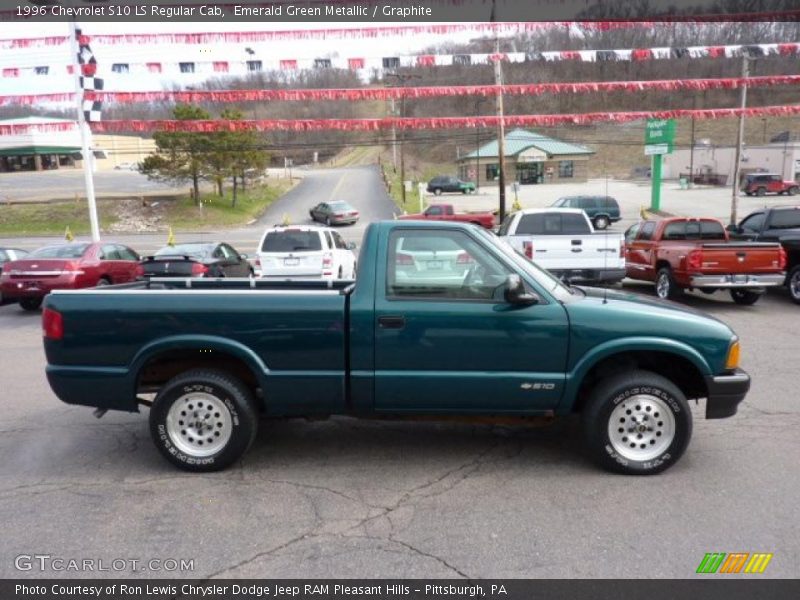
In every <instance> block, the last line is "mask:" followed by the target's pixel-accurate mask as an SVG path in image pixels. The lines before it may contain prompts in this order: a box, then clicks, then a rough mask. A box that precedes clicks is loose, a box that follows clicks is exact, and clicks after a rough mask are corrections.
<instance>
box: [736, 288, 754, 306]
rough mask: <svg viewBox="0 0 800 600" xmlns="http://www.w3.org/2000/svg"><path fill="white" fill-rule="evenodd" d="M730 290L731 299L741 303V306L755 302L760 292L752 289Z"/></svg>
mask: <svg viewBox="0 0 800 600" xmlns="http://www.w3.org/2000/svg"><path fill="white" fill-rule="evenodd" d="M730 292H731V298H732V299H733V301H734V302H736V304H741V305H743V306H750V305H751V304H755V303H756V302H758V299H759V298H761V294H760V293H758V292H754V291H752V290H736V289H733V290H731V291H730Z"/></svg>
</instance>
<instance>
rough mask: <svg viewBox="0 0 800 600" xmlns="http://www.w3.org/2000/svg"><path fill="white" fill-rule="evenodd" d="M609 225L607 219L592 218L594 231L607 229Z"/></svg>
mask: <svg viewBox="0 0 800 600" xmlns="http://www.w3.org/2000/svg"><path fill="white" fill-rule="evenodd" d="M609 225H610V223H609V221H608V217H595V218H594V228H595V229H599V230H603V229H608V226H609Z"/></svg>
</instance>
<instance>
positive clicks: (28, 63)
mask: <svg viewBox="0 0 800 600" xmlns="http://www.w3.org/2000/svg"><path fill="white" fill-rule="evenodd" d="M396 25H397V23H368V24H367V23H316V24H315V23H308V22H304V23H266V22H259V23H252V24H251V23H220V24H214V23H174V24H173V23H163V22H159V23H87V24H85V25H84V26H83V30H84V32H85V33H87V34H88V35H90V36H91V35H92V33H95V34H100V33H102V34H115V33H155V32H168V33H184V32H205V31H270V30H289V29H292V30H295V29H323V28H325V27H336V28H345V27H346V28H349V27H380V26H396ZM404 25H414V23H404ZM68 32H69V25H68V24H67V23H13V24H9V23H0V39H8V38H27V37H43V36H58V35H67V34H68ZM473 37H475V34H474V33H469V32H467V33H461V34H458V35H456V36H441V35H428V34H426V35H417V36H412V35H408V36H398V37H378V38H365V39H339V38H331V39H327V40H302V41H297V40H295V41H286V42H268V43H261V44H254V43H242V44H228V45H222V44H217V45H211V46H200V45H190V44H187V45H166V44H153V45H149V46H148V45H138V44H136V45H106V46H103V45H100V44H92V51H93V52H94V53H95V56H96V57H97V61H98V65H99V69H98V74H99V75H100V76H102V77H103V78H104V79H105V87H106V90H113V91H143V90H153V89H156V90H158V89H162V88H163V87H165V86H168V85H169V84H170V82H171V81H172V79H171V78H153V77H152V76H150V75H135V74H129V75H115V74H111V73H110V72H109V71H110V67H111V64H112V63H119V62H164V63H166V62H170V63H177V62H179V61H187V62H188V61H213V60H228V61H244V60H248V59H258V58H261V59H264V60H266V59H304V58H306V59H313V58H320V57H326V56H331V55H334V54H336V53H338V55H339V56H340V57H343V58H347V57H383V56H393V55H399V54H415V53H417V52H419V50H421V49H422V48H424V47H426V46H429V45H431V44H433V43H441V42H445V41H457V42H464V41H467V40H469V39H470V38H473ZM246 47H249V48H251V49H252V50H254V51H255V54H254V55H253V56H249V55H248V54H247V53H246V52H245V48H246ZM70 57H71V55H70V51H69V46H68V45H67V44H64V45H61V46H54V47H35V48H29V49H15V50H8V49H3V50H2V51H1V52H0V69H2V68H6V67H21V68H22V67H35V66H45V65H47V66H50V67H51V70H52V69H53V68H54V67H55V71H56V73H59V75H47V76H36V75H25V76H20V77H19V78H18V79H14V78H2V77H0V94H22V93H31V94H35V93H59V92H71V91H74V85H75V84H74V81H73V79H72V78H70V77H69V76H67V75H66V65H67V64H68V62H69V60H70ZM178 81H180V83H182V84H184V85H190V84H191V83H193V82H196V81H197V77H196V76H195V78H194V79H192V76H181V78H180V79H179V80H178Z"/></svg>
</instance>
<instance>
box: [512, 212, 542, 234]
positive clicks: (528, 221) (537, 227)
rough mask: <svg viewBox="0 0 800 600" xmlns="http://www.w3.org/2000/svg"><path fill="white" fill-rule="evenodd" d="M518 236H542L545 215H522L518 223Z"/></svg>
mask: <svg viewBox="0 0 800 600" xmlns="http://www.w3.org/2000/svg"><path fill="white" fill-rule="evenodd" d="M515 233H516V235H541V234H543V233H544V213H538V214H533V215H522V216H521V217H520V219H519V223H517V231H516V232H515Z"/></svg>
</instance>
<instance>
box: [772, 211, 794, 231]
mask: <svg viewBox="0 0 800 600" xmlns="http://www.w3.org/2000/svg"><path fill="white" fill-rule="evenodd" d="M769 228H770V229H796V228H800V209H796V208H790V209H787V210H773V211H772V218H771V219H770V221H769Z"/></svg>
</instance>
